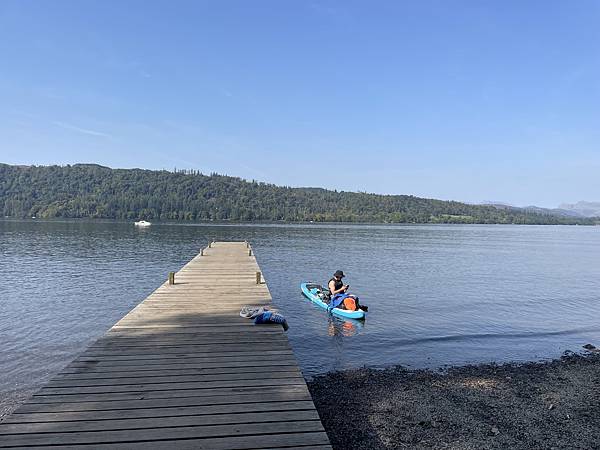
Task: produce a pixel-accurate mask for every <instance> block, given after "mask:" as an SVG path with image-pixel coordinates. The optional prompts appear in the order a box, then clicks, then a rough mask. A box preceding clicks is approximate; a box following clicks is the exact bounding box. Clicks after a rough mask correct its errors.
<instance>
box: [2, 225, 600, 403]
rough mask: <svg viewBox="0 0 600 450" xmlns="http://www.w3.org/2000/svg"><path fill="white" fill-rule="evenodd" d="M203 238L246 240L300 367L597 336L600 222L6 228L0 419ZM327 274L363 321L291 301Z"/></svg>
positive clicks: (525, 351) (546, 346)
mask: <svg viewBox="0 0 600 450" xmlns="http://www.w3.org/2000/svg"><path fill="white" fill-rule="evenodd" d="M209 240H248V241H249V242H251V243H252V245H253V247H254V249H255V253H256V255H257V258H258V261H259V263H260V265H261V267H262V269H263V272H264V275H265V278H266V280H267V282H268V284H269V287H270V289H271V293H272V295H273V299H274V302H275V304H276V305H277V306H278V307H279V308H280V310H281V311H282V312H283V313H284V314H285V315H286V316H287V317H288V321H289V323H290V330H289V332H288V335H289V338H290V341H291V343H292V346H293V348H294V351H295V353H296V356H297V358H298V360H299V363H300V365H301V367H302V369H303V371H304V374H305V375H306V376H311V375H314V374H317V373H322V372H326V371H329V370H332V369H344V368H349V367H360V366H365V365H366V366H371V367H383V366H387V365H393V364H402V365H405V366H410V367H441V366H444V365H450V364H453V365H454V364H466V363H478V362H489V361H498V362H503V361H527V360H539V359H547V358H555V357H558V356H560V355H561V354H562V353H563V352H564V351H565V350H573V351H579V350H580V349H581V346H582V345H583V344H586V343H588V342H591V343H593V344H596V345H600V324H599V319H598V317H600V227H552V226H496V225H491V226H483V225H479V226H477V225H476V226H461V225H447V226H445V225H432V226H419V225H415V226H409V225H406V226H391V225H390V226H384V225H381V226H373V225H316V224H315V225H312V224H311V225H231V226H215V225H181V224H177V225H173V224H156V225H153V226H152V227H151V228H149V229H143V230H141V229H136V228H135V227H134V226H133V225H132V224H129V223H117V222H80V221H71V222H45V221H0V275H1V276H2V283H1V284H0V308H1V314H0V354H1V357H0V374H1V375H0V412H1V409H2V407H4V409H7V408H10V405H11V404H14V403H17V402H18V401H20V400H21V399H22V398H24V397H26V396H28V395H29V394H30V393H31V392H32V391H33V390H35V389H36V388H38V387H39V386H40V385H41V384H43V383H44V382H45V381H47V380H48V379H49V378H50V377H51V376H52V375H53V374H54V373H56V372H57V371H59V370H60V369H61V368H62V367H63V366H65V365H66V364H68V363H69V362H70V361H71V360H72V359H73V358H74V357H75V356H76V355H77V354H78V353H79V352H81V351H83V350H84V349H85V348H86V346H88V345H89V344H90V343H92V342H93V341H94V340H95V339H97V338H98V337H99V336H100V335H102V334H103V333H104V332H105V331H106V330H108V329H109V328H110V327H111V326H112V325H113V324H114V323H115V322H116V321H117V320H119V319H120V318H121V317H122V316H123V315H124V314H126V313H127V312H128V311H129V310H130V309H131V308H132V307H134V306H135V305H136V304H137V303H139V302H140V301H141V300H143V299H144V298H145V297H146V296H147V295H148V294H149V293H150V292H152V291H153V290H154V289H155V288H156V287H158V286H159V285H160V284H161V283H162V282H163V280H164V279H165V277H166V274H167V272H169V271H172V270H178V269H179V268H180V267H181V266H182V265H183V264H185V263H186V262H187V261H188V260H189V259H191V258H192V257H193V256H195V255H196V254H197V253H198V251H199V249H200V248H201V247H203V246H205V245H206V243H207V242H208V241H209ZM336 269H343V270H344V272H346V274H347V278H346V281H347V282H348V283H349V284H350V285H351V291H352V292H354V293H357V294H358V295H360V297H361V299H362V301H363V303H365V304H367V305H369V306H370V312H369V316H368V318H367V320H366V321H365V322H364V324H363V323H360V322H352V321H342V320H332V319H331V318H330V317H328V316H327V314H326V313H325V312H324V311H323V310H320V309H317V308H316V307H315V306H314V305H312V304H311V303H310V302H309V301H308V300H306V299H304V297H302V295H301V294H300V290H299V284H300V283H301V282H302V281H319V282H323V283H324V282H326V281H327V280H328V279H329V278H330V276H331V274H332V273H333V272H334V271H335V270H336Z"/></svg>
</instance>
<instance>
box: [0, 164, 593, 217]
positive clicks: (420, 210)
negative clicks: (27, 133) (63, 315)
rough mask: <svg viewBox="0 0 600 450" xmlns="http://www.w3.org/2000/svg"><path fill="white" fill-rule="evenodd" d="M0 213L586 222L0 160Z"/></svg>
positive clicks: (403, 198) (405, 198) (221, 179)
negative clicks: (17, 164) (15, 163)
mask: <svg viewBox="0 0 600 450" xmlns="http://www.w3.org/2000/svg"><path fill="white" fill-rule="evenodd" d="M0 211H1V213H2V215H3V216H9V217H20V218H24V217H31V216H36V217H39V218H54V217H65V218H111V219H127V220H132V219H147V220H156V219H160V220H187V221H211V220H215V221H302V222H306V221H315V222H333V221H336V222H380V223H382V222H393V223H517V224H593V223H594V220H592V219H587V218H573V217H560V216H556V215H550V214H544V213H538V212H530V211H525V210H520V209H517V208H512V207H506V208H503V209H498V208H495V207H494V206H486V205H468V204H465V203H460V202H454V201H442V200H434V199H425V198H419V197H414V196H411V195H376V194H366V193H357V192H338V191H330V190H326V189H321V188H290V187H279V186H275V185H273V184H266V183H260V182H256V181H245V180H243V179H241V178H234V177H229V176H224V175H217V174H212V175H204V174H202V173H199V172H197V171H177V172H169V171H164V170H162V171H152V170H142V169H111V168H108V167H103V166H99V165H96V164H75V165H67V166H30V167H23V166H10V165H6V164H0Z"/></svg>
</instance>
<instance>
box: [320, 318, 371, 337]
mask: <svg viewBox="0 0 600 450" xmlns="http://www.w3.org/2000/svg"><path fill="white" fill-rule="evenodd" d="M364 326H365V321H364V320H356V319H342V318H340V317H336V316H334V315H333V314H329V318H328V323H327V334H328V335H329V336H345V337H352V336H356V335H357V334H359V333H360V332H361V331H362V329H363V328H364Z"/></svg>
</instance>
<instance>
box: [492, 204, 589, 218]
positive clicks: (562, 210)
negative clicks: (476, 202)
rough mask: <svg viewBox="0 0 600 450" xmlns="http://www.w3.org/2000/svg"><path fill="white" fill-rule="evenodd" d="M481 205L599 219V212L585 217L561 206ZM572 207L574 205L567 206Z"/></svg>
mask: <svg viewBox="0 0 600 450" xmlns="http://www.w3.org/2000/svg"><path fill="white" fill-rule="evenodd" d="M482 205H489V206H493V207H495V208H498V209H514V210H520V211H528V212H532V213H538V214H546V215H551V216H560V217H600V210H599V211H596V213H595V214H589V215H585V214H582V213H581V212H579V211H577V210H575V209H565V208H562V206H563V205H561V207H559V208H541V207H539V206H535V205H530V206H513V205H511V204H509V203H504V202H490V201H486V202H483V203H482ZM569 206H574V205H569Z"/></svg>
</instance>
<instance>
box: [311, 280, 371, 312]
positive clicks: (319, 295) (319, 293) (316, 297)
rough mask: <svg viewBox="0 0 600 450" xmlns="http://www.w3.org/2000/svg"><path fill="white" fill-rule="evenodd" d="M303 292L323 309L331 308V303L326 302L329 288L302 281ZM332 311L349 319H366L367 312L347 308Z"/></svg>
mask: <svg viewBox="0 0 600 450" xmlns="http://www.w3.org/2000/svg"><path fill="white" fill-rule="evenodd" d="M300 289H302V293H303V294H304V295H305V296H306V297H307V298H308V299H309V300H310V301H311V302H313V303H314V304H316V305H317V306H320V307H321V308H323V309H326V310H329V305H328V304H327V303H325V302H324V301H323V300H325V294H328V293H329V290H328V289H325V288H323V286H321V285H320V284H317V283H302V284H301V285H300ZM331 313H332V314H335V315H336V316H339V317H347V318H348V319H364V318H365V316H366V314H365V312H364V311H348V310H346V309H340V308H333V309H331Z"/></svg>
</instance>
